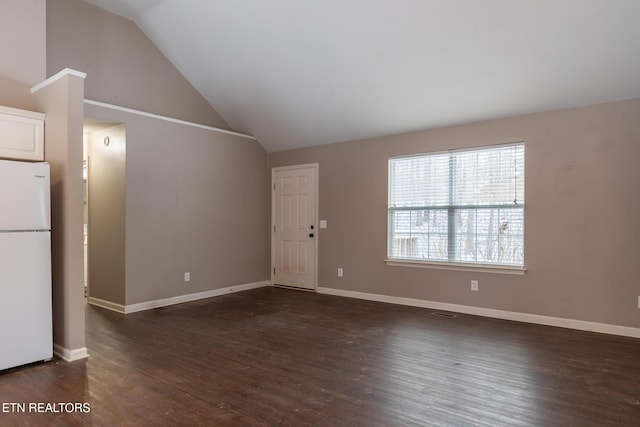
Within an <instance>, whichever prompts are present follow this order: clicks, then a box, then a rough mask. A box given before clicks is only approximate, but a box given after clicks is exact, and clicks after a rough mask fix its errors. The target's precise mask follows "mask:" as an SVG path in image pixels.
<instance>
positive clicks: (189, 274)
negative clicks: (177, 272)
mask: <svg viewBox="0 0 640 427" xmlns="http://www.w3.org/2000/svg"><path fill="white" fill-rule="evenodd" d="M184 281H185V282H190V281H191V273H189V272H186V273H184Z"/></svg>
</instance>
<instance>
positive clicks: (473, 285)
mask: <svg viewBox="0 0 640 427" xmlns="http://www.w3.org/2000/svg"><path fill="white" fill-rule="evenodd" d="M471 290H472V291H477V290H478V281H477V280H472V281H471Z"/></svg>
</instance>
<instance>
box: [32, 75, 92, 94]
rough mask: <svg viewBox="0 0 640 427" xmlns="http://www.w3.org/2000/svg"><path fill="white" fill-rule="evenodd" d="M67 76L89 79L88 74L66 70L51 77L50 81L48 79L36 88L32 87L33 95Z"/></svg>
mask: <svg viewBox="0 0 640 427" xmlns="http://www.w3.org/2000/svg"><path fill="white" fill-rule="evenodd" d="M65 76H75V77H80V78H81V79H86V78H87V73H83V72H81V71H77V70H72V69H71V68H65V69H64V70H62V71H60V72H59V73H57V74H54V75H53V76H51V77H49V78H48V79H46V80H44V81H42V82H40V83H38V84H37V85H35V86H34V87H32V88H31V94H32V95H33V94H34V93H36V92H37V91H39V90H40V89H44V88H45V87H47V86H49V85H50V84H52V83H54V82H56V81H58V80H60V79H61V78H63V77H65Z"/></svg>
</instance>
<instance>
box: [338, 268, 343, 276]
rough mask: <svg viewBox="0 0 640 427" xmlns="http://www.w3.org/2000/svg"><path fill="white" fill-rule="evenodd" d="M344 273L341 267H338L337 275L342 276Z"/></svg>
mask: <svg viewBox="0 0 640 427" xmlns="http://www.w3.org/2000/svg"><path fill="white" fill-rule="evenodd" d="M343 274H344V270H342V267H340V268H338V277H342V276H343Z"/></svg>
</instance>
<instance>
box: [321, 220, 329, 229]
mask: <svg viewBox="0 0 640 427" xmlns="http://www.w3.org/2000/svg"><path fill="white" fill-rule="evenodd" d="M320 228H327V220H326V219H321V220H320Z"/></svg>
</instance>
